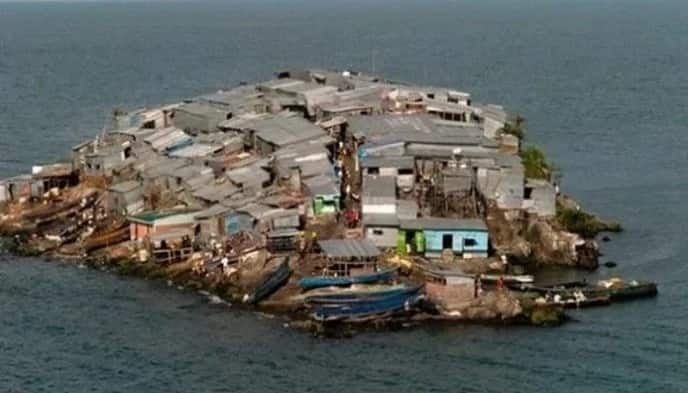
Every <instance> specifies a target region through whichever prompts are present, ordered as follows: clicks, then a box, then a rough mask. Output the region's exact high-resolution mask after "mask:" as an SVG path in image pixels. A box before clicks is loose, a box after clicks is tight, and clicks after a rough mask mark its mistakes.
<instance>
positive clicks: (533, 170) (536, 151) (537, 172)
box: [519, 145, 555, 181]
mask: <svg viewBox="0 0 688 393" xmlns="http://www.w3.org/2000/svg"><path fill="white" fill-rule="evenodd" d="M519 155H520V156H521V161H522V162H523V167H524V169H525V175H526V177H527V178H531V179H543V180H547V181H549V180H551V178H552V173H553V172H554V170H555V169H554V165H553V164H552V163H551V162H550V161H549V160H548V159H547V156H546V155H545V152H544V151H542V149H540V148H539V147H537V146H533V145H528V146H525V147H524V148H523V149H521V152H520V153H519Z"/></svg>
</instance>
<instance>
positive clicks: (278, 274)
mask: <svg viewBox="0 0 688 393" xmlns="http://www.w3.org/2000/svg"><path fill="white" fill-rule="evenodd" d="M290 274H291V268H290V267H289V258H286V257H285V258H283V260H282V262H281V263H280V264H279V265H278V266H277V267H276V268H275V269H274V270H273V271H271V272H270V273H268V274H267V275H266V276H265V278H264V280H263V282H262V283H260V284H259V285H258V286H257V287H256V289H254V290H253V292H250V293H248V294H246V297H245V299H244V302H245V303H249V304H257V303H259V302H260V301H261V300H263V299H265V298H266V297H268V296H270V295H272V294H273V293H274V292H275V291H277V290H278V289H279V288H281V287H282V285H284V284H285V283H286V282H287V280H288V279H289V275H290Z"/></svg>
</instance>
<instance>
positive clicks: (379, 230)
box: [373, 229, 384, 236]
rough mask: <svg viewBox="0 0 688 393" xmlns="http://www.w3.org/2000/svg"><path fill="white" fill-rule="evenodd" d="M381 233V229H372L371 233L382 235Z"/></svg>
mask: <svg viewBox="0 0 688 393" xmlns="http://www.w3.org/2000/svg"><path fill="white" fill-rule="evenodd" d="M383 234H384V232H383V231H382V229H373V235H375V236H382V235H383Z"/></svg>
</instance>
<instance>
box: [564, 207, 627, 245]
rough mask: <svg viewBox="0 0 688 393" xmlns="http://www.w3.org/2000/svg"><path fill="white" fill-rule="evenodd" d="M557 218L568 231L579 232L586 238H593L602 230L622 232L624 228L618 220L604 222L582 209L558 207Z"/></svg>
mask: <svg viewBox="0 0 688 393" xmlns="http://www.w3.org/2000/svg"><path fill="white" fill-rule="evenodd" d="M557 220H558V221H559V223H560V224H561V225H562V226H563V227H564V228H566V230H567V231H569V232H573V233H577V234H579V235H581V236H583V237H584V238H587V239H592V238H594V237H595V236H597V234H598V233H600V232H621V231H623V228H622V227H621V224H619V223H617V222H604V221H602V220H600V219H599V218H597V217H595V216H593V215H592V214H589V213H586V212H584V211H582V210H580V209H571V208H562V207H561V206H560V207H559V208H558V209H557Z"/></svg>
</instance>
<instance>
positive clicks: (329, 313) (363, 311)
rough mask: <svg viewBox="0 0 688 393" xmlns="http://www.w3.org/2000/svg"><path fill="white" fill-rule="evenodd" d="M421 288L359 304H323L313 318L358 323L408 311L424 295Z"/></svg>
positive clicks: (313, 314) (315, 309)
mask: <svg viewBox="0 0 688 393" xmlns="http://www.w3.org/2000/svg"><path fill="white" fill-rule="evenodd" d="M420 288H421V287H417V288H416V289H415V290H414V291H410V292H405V293H397V294H392V295H387V296H383V297H377V298H368V299H365V300H362V301H357V302H342V303H334V304H321V305H317V306H316V307H315V308H314V311H313V313H312V314H311V315H312V317H313V318H314V319H315V320H317V321H323V322H326V321H356V320H363V319H368V318H371V317H378V316H381V315H388V314H394V313H397V312H401V311H408V310H410V309H411V307H413V306H414V305H415V304H416V303H417V302H418V301H419V300H420V299H422V297H423V295H422V294H421V293H419V292H420Z"/></svg>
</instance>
